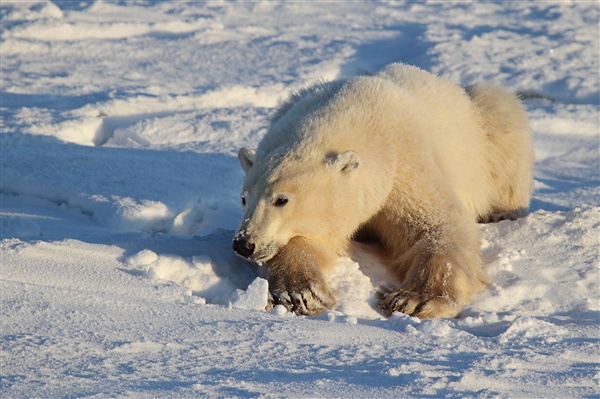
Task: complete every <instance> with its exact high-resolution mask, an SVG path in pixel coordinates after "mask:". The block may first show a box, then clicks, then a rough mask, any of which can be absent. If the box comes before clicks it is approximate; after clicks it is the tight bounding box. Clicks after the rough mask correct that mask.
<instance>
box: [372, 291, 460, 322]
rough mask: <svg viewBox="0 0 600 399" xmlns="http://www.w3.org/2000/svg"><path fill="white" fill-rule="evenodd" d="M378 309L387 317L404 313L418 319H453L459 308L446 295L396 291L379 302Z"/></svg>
mask: <svg viewBox="0 0 600 399" xmlns="http://www.w3.org/2000/svg"><path fill="white" fill-rule="evenodd" d="M378 306H379V309H381V310H382V311H384V312H385V313H386V314H387V316H388V317H389V316H391V315H392V313H394V312H401V313H406V314H407V315H409V316H414V317H418V318H420V319H431V318H439V317H455V316H456V315H457V314H458V313H459V312H460V307H459V306H458V304H457V303H456V302H455V301H453V300H452V299H451V298H450V297H449V296H448V295H435V294H428V293H418V292H412V291H407V290H403V289H398V290H396V291H393V292H391V293H389V294H387V295H386V296H384V297H383V299H381V300H380V301H379V305H378Z"/></svg>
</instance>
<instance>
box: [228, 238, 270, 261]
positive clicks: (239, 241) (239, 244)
mask: <svg viewBox="0 0 600 399" xmlns="http://www.w3.org/2000/svg"><path fill="white" fill-rule="evenodd" d="M233 250H234V251H235V253H236V254H238V255H239V256H241V257H242V258H245V259H248V260H251V261H253V262H256V263H263V262H266V261H268V260H270V259H271V258H272V257H273V256H275V254H276V253H277V246H276V245H275V244H269V245H266V246H264V247H261V246H257V245H256V244H254V243H253V242H252V241H250V240H249V239H248V237H246V236H245V235H243V234H237V235H236V236H235V238H234V239H233Z"/></svg>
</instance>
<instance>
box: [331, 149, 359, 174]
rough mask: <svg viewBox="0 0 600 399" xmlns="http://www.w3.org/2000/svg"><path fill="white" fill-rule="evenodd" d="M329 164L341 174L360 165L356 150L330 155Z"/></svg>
mask: <svg viewBox="0 0 600 399" xmlns="http://www.w3.org/2000/svg"><path fill="white" fill-rule="evenodd" d="M329 164H331V165H332V166H334V167H335V168H336V169H337V170H339V171H340V172H342V173H343V174H348V173H350V172H352V171H353V170H354V169H356V168H358V167H359V166H360V157H359V156H358V154H357V153H356V151H352V150H348V151H344V152H342V153H340V154H337V155H334V156H332V157H330V158H329Z"/></svg>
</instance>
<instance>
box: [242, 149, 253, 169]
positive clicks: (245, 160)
mask: <svg viewBox="0 0 600 399" xmlns="http://www.w3.org/2000/svg"><path fill="white" fill-rule="evenodd" d="M238 159H239V160H240V165H242V169H244V172H248V171H249V170H250V168H251V167H252V165H254V162H255V161H256V152H254V150H252V149H250V148H242V149H240V151H239V152H238Z"/></svg>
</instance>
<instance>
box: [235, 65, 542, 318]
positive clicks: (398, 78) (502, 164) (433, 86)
mask: <svg viewBox="0 0 600 399" xmlns="http://www.w3.org/2000/svg"><path fill="white" fill-rule="evenodd" d="M238 158H239V161H240V163H241V166H242V168H243V170H244V171H245V180H244V185H243V190H242V195H241V201H242V206H243V209H244V218H243V220H242V222H241V224H240V226H239V228H238V229H237V231H236V233H235V236H234V239H233V249H234V250H235V252H236V253H237V254H239V255H240V256H242V257H244V258H246V259H249V260H251V261H254V262H256V263H259V264H266V272H267V278H268V280H269V290H270V294H271V296H272V304H273V305H277V304H282V305H284V306H285V307H286V308H287V309H288V310H290V311H292V312H295V313H297V314H306V315H313V314H318V313H320V312H322V311H324V310H325V309H327V308H330V307H331V306H333V305H334V304H335V294H334V293H333V292H332V291H331V290H330V288H329V287H328V286H327V283H326V279H325V278H324V276H325V273H327V272H328V270H331V268H333V267H334V265H335V264H336V259H337V258H338V257H339V256H345V255H347V254H348V251H349V249H350V248H351V243H352V241H353V240H355V239H362V240H367V241H369V242H371V243H375V244H377V245H379V246H380V248H381V252H382V253H383V258H384V262H385V264H386V266H387V267H388V268H389V269H390V271H391V272H392V273H393V275H394V276H395V277H396V278H397V281H398V284H397V289H396V290H394V291H392V292H388V293H386V294H384V295H382V298H381V300H380V302H379V307H380V309H381V310H382V311H383V312H385V313H386V314H387V315H391V314H392V313H393V312H395V311H398V312H403V313H406V314H408V315H411V316H417V317H419V318H437V317H455V316H457V315H458V314H459V312H460V311H461V309H462V308H463V307H464V306H465V304H467V303H469V301H471V300H472V298H473V296H474V295H475V294H476V293H478V292H480V291H481V290H483V289H484V288H485V286H486V284H487V281H488V280H487V276H486V272H485V269H484V267H483V263H482V259H481V255H480V245H481V243H480V236H479V228H478V225H477V222H488V221H496V220H500V219H506V218H508V219H515V218H517V217H520V216H522V215H524V214H526V212H527V210H528V207H529V200H530V195H531V191H532V181H533V179H532V163H533V155H532V145H531V138H530V131H529V126H528V121H527V116H526V113H525V111H524V109H523V107H522V105H521V103H520V101H519V100H518V99H517V98H516V97H515V96H514V95H512V94H511V93H508V92H507V91H505V90H504V89H502V88H500V87H497V86H495V85H492V84H489V83H481V84H476V85H473V86H469V87H466V88H464V87H461V86H458V85H456V84H454V83H452V82H450V81H448V80H445V79H442V78H440V77H437V76H435V75H433V74H430V73H428V72H426V71H423V70H421V69H419V68H416V67H413V66H408V65H404V64H398V63H397V64H391V65H389V66H387V67H385V68H384V69H382V70H381V71H379V72H377V73H375V74H373V75H368V76H358V77H353V78H349V79H346V80H342V81H335V82H329V83H319V84H315V85H313V86H311V87H308V88H306V89H303V90H301V91H299V92H297V93H294V94H292V95H291V96H290V97H289V99H288V100H287V101H285V102H283V103H282V104H281V105H280V106H279V108H278V109H277V110H276V112H275V114H274V117H273V119H272V121H271V125H270V128H269V130H268V131H267V133H266V134H265V136H264V137H263V139H262V140H261V142H260V143H259V145H258V148H257V150H256V151H254V150H251V149H248V148H242V149H241V150H240V151H239V154H238Z"/></svg>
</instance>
